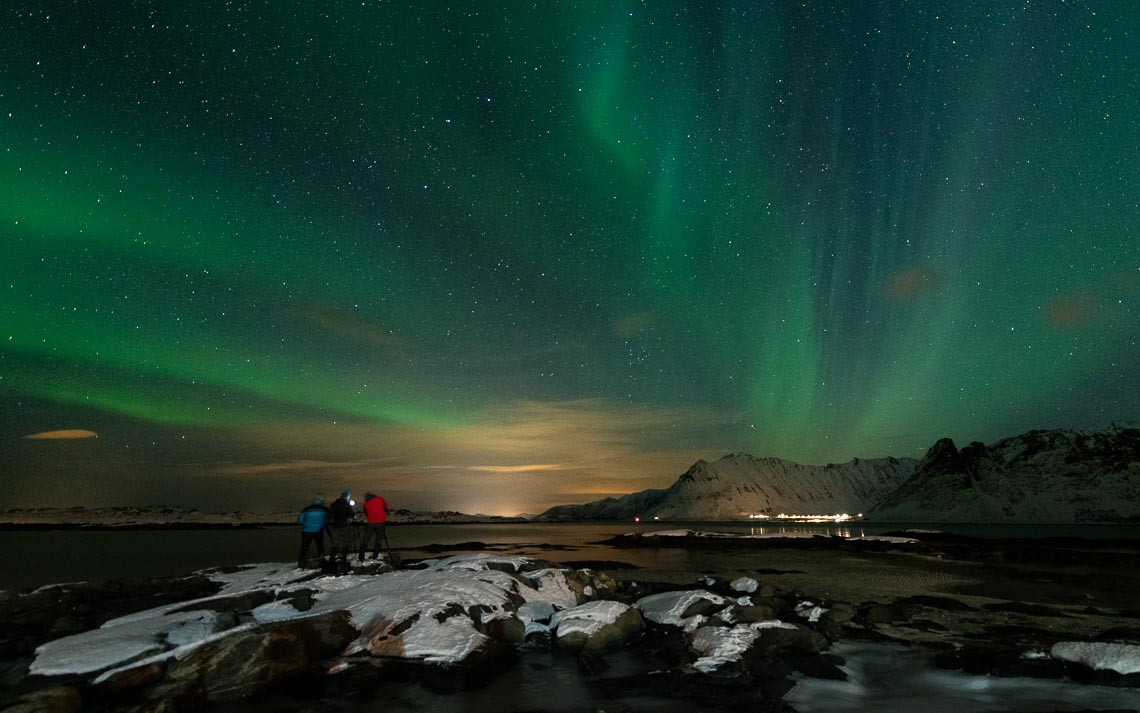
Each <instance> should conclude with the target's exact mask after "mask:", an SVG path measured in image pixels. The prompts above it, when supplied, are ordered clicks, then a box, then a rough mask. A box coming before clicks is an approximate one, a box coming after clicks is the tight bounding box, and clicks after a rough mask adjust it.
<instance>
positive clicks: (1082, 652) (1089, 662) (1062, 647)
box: [1049, 641, 1140, 675]
mask: <svg viewBox="0 0 1140 713" xmlns="http://www.w3.org/2000/svg"><path fill="white" fill-rule="evenodd" d="M1049 653H1050V654H1051V655H1052V656H1053V658H1055V659H1060V660H1062V661H1072V662H1073V663H1079V664H1083V665H1085V666H1088V667H1089V668H1093V669H1096V670H1097V671H1116V672H1117V673H1120V674H1125V675H1127V674H1130V673H1140V646H1137V645H1135V644H1106V643H1100V642H1093V641H1062V642H1059V643H1057V644H1054V645H1053V648H1052V649H1051V650H1050V652H1049Z"/></svg>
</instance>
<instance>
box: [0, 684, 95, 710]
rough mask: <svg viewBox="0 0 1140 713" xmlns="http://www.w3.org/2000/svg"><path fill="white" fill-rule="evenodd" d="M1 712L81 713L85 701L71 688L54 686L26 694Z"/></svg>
mask: <svg viewBox="0 0 1140 713" xmlns="http://www.w3.org/2000/svg"><path fill="white" fill-rule="evenodd" d="M0 710H2V711H3V713H79V711H81V710H83V699H82V698H80V696H79V691H77V690H75V689H74V688H72V687H71V686H52V687H50V688H41V689H40V690H38V691H32V692H30V693H25V694H24V695H23V696H21V697H20V698H18V699H17V700H16V701H15V702H14V703H12V704H11V705H9V706H7V707H6V708H3V709H0Z"/></svg>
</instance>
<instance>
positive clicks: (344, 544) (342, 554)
mask: <svg viewBox="0 0 1140 713" xmlns="http://www.w3.org/2000/svg"><path fill="white" fill-rule="evenodd" d="M351 500H352V494H351V493H349V492H348V491H347V490H345V491H343V492H342V493H341V494H340V497H339V498H337V499H336V500H334V501H333V504H332V505H330V506H329V542H330V543H331V545H330V548H329V549H330V550H331V551H330V553H329V561H330V562H336V560H337V557H339V558H340V559H341V560H342V561H344V562H347V561H348V546H349V544H350V543H351V542H352V522H353V521H354V520H355V519H356V510H355V509H354V508H353V507H352V505H353V504H352V502H351Z"/></svg>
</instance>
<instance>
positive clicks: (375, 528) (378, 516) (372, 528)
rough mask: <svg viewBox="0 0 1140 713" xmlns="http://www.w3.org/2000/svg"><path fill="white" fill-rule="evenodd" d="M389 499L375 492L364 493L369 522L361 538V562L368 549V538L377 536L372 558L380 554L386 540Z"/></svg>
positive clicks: (366, 515)
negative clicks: (385, 527)
mask: <svg viewBox="0 0 1140 713" xmlns="http://www.w3.org/2000/svg"><path fill="white" fill-rule="evenodd" d="M388 510H390V508H389V507H388V501H387V500H385V499H384V498H382V497H380V496H379V495H376V494H375V493H365V494H364V516H365V518H366V519H367V520H368V524H367V525H365V526H364V536H363V537H361V538H360V556H359V559H360V561H361V562H363V561H364V552H365V550H367V549H368V540H370V539H371V538H373V537H375V538H376V547H375V549H373V550H372V559H376V558H377V557H379V556H380V543H381V542H383V541H384V525H385V523H387V522H388Z"/></svg>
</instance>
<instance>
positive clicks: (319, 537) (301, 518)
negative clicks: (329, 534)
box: [297, 498, 329, 567]
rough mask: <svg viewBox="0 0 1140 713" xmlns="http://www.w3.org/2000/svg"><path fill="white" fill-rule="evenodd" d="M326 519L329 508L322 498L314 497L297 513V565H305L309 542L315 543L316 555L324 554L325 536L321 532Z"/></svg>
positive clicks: (327, 518)
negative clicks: (311, 501) (299, 550)
mask: <svg viewBox="0 0 1140 713" xmlns="http://www.w3.org/2000/svg"><path fill="white" fill-rule="evenodd" d="M328 520H329V509H328V508H327V507H325V499H324V498H316V499H315V500H313V503H312V504H311V505H309V506H308V507H306V508H305V509H304V510H302V511H301V513H300V514H299V515H297V524H298V525H300V526H301V553H300V554H298V555H297V566H298V567H304V566H305V559H306V558H307V557H308V554H309V543H310V542H312V543H316V545H317V557H324V556H325V538H324V536H323V534H322V533H323V532H324V530H325V525H326V524H327V523H328Z"/></svg>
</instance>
